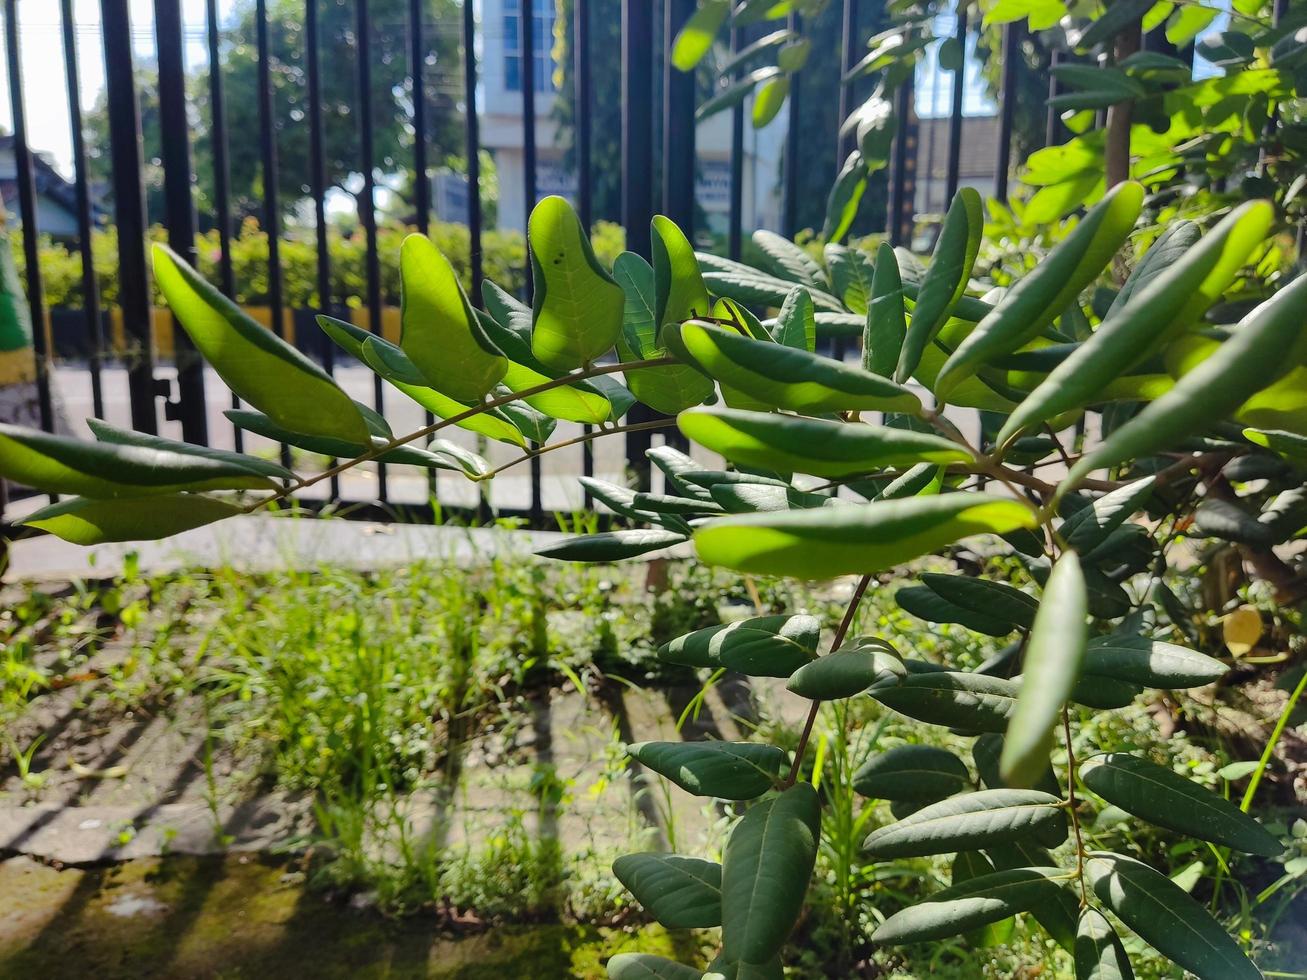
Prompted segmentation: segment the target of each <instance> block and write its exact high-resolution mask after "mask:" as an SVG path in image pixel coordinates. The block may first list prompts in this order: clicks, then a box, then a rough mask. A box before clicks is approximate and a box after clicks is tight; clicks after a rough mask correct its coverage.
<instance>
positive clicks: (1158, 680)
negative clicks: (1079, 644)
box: [1085, 634, 1229, 690]
mask: <svg viewBox="0 0 1307 980" xmlns="http://www.w3.org/2000/svg"><path fill="white" fill-rule="evenodd" d="M1228 670H1229V668H1228V667H1226V665H1225V664H1223V663H1221V661H1219V660H1217V659H1216V658H1215V657H1209V656H1207V654H1205V653H1199V652H1197V651H1196V650H1189V649H1186V648H1185V647H1181V646H1176V645H1175V644H1174V643H1163V642H1162V641H1161V640H1150V639H1148V638H1147V637H1144V636H1117V635H1115V634H1113V635H1110V636H1100V637H1095V638H1094V639H1092V640H1090V641H1089V646H1088V648H1087V649H1086V650H1085V672H1086V673H1092V674H1102V675H1104V676H1107V677H1115V678H1119V679H1120V680H1124V681H1130V682H1131V683H1134V684H1142V685H1144V686H1145V687H1160V688H1165V689H1167V690H1177V689H1181V688H1187V687H1202V686H1203V685H1204V684H1210V683H1212V682H1213V681H1215V680H1219V679H1220V678H1221V677H1224V676H1225V674H1226V672H1227V671H1228Z"/></svg>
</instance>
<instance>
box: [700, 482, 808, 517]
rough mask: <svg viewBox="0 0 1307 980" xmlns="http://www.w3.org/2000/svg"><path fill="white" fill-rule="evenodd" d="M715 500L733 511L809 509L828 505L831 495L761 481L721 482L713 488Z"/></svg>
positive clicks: (736, 512)
mask: <svg viewBox="0 0 1307 980" xmlns="http://www.w3.org/2000/svg"><path fill="white" fill-rule="evenodd" d="M712 497H713V500H715V501H717V502H718V503H719V504H721V505H722V508H723V509H724V510H726V512H727V513H730V514H752V513H755V512H757V511H760V510H766V511H776V510H806V509H808V508H810V507H825V506H826V505H828V504H830V503H831V498H830V497H827V496H825V495H823V494H819V493H804V492H803V491H802V490H796V489H794V487H788V486H787V487H774V486H769V485H764V484H761V483H735V484H718V485H717V486H715V487H713V488H712Z"/></svg>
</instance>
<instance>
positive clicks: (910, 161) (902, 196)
mask: <svg viewBox="0 0 1307 980" xmlns="http://www.w3.org/2000/svg"><path fill="white" fill-rule="evenodd" d="M914 88H915V85H914V79H913V76H911V75H909V76H908V77H907V78H905V79H904V80H903V83H902V84H901V85H900V86H899V87H898V89H897V90H896V91H895V93H894V115H895V117H896V118H897V119H898V124H899V125H898V132H897V133H896V134H895V136H894V146H893V148H892V150H891V159H890V163H891V167H890V178H889V203H888V206H887V207H886V210H885V230H886V231H887V232H888V233H889V243H890V244H891V245H904V244H906V243H907V241H908V239H909V238H910V237H911V233H912V232H911V229H912V210H913V202H912V181H911V179H910V177H911V174H912V171H913V170H914V169H915V166H916V159H917V156H916V150H917V147H916V142H917V141H916V127H915V126H913V125H912V99H913V90H914Z"/></svg>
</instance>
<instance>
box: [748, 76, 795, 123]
mask: <svg viewBox="0 0 1307 980" xmlns="http://www.w3.org/2000/svg"><path fill="white" fill-rule="evenodd" d="M789 94H790V77H789V76H788V75H777V76H774V77H772V78H769V79H767V81H765V82H763V84H762V87H761V88H759V89H758V91H757V92H756V93H755V94H754V97H753V128H754V129H762V128H763V127H764V126H766V125H767V124H768V123H769V122H771V121H772V120H773V119H775V118H776V116H777V115H778V114H779V113H780V111H781V107H782V106H783V105H785V99H786V98H787V97H788V96H789Z"/></svg>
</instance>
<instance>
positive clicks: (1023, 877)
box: [871, 814, 1066, 946]
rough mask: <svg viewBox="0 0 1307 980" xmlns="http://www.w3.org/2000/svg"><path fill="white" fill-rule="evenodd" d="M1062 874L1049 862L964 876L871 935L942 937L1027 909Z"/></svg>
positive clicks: (897, 941)
mask: <svg viewBox="0 0 1307 980" xmlns="http://www.w3.org/2000/svg"><path fill="white" fill-rule="evenodd" d="M914 816H915V814H914ZM908 819H912V818H911V817H909V818H908ZM1065 877H1066V872H1064V871H1062V870H1061V869H1060V868H1052V867H1049V868H1015V869H1012V870H1010V871H996V872H994V873H993V874H988V875H981V876H980V877H977V878H968V879H967V880H965V881H963V882H962V883H960V884H957V885H953V886H952V887H950V888H945V889H944V890H943V891H939V892H936V893H935V894H933V895H931V896H929V897H927V898H926V899H925V900H924V901H920V902H917V903H916V904H914V905H911V906H909V907H908V908H906V909H904V910H903V911H901V912H897V913H895V914H894V915H892V916H890V917H889V918H888V919H886V920H885V921H884V922H883V923H881V925H880V926H879V927H878V928H877V929H876V931H875V932H873V933H872V934H871V939H872V941H873V942H876V943H882V944H884V945H887V946H889V945H902V944H904V943H918V942H927V941H930V940H935V939H947V938H948V937H949V936H956V935H958V934H959V933H963V932H966V931H967V930H969V929H977V928H980V927H981V926H985V925H988V924H989V923H991V922H1000V921H1002V920H1003V919H1007V918H1010V917H1011V916H1013V915H1017V914H1019V913H1021V912H1028V911H1029V910H1030V909H1032V908H1034V907H1036V906H1037V905H1039V904H1040V903H1043V902H1047V901H1048V900H1049V896H1050V895H1052V894H1053V893H1055V892H1056V891H1057V890H1058V888H1059V885H1058V883H1057V879H1060V878H1065Z"/></svg>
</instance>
